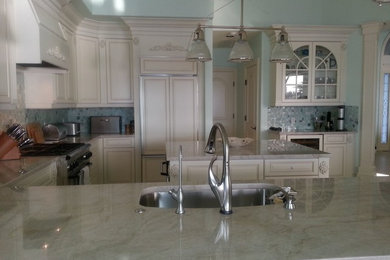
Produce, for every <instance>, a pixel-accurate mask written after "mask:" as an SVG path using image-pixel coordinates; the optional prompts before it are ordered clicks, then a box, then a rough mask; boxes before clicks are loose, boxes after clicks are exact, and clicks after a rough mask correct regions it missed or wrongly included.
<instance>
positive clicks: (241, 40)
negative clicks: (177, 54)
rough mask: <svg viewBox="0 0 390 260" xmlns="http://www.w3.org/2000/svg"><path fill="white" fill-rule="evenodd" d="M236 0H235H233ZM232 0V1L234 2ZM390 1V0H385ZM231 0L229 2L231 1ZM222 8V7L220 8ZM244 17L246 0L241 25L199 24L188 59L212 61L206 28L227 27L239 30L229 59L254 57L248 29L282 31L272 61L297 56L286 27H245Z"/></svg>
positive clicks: (242, 3)
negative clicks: (248, 37) (205, 32)
mask: <svg viewBox="0 0 390 260" xmlns="http://www.w3.org/2000/svg"><path fill="white" fill-rule="evenodd" d="M233 1H234V0H233ZM233 1H231V2H233ZM384 1H390V0H384ZM231 2H229V3H231ZM218 10H220V9H218ZM243 17H244V0H241V17H240V18H241V23H240V26H218V25H198V27H197V28H196V30H195V32H194V33H193V37H192V41H191V44H190V47H189V49H188V51H187V55H186V59H187V60H189V61H201V62H205V61H210V60H211V55H210V50H209V48H208V47H207V45H206V42H205V40H204V31H203V29H204V28H212V29H225V30H231V29H232V30H238V33H237V35H238V39H237V40H236V42H235V43H234V45H233V48H232V50H231V52H230V55H229V61H231V62H247V61H252V60H253V59H254V54H253V51H252V49H251V47H250V46H249V43H248V41H247V36H246V32H245V29H246V30H251V31H281V32H280V33H279V35H278V40H277V42H276V44H275V46H274V48H273V49H272V52H271V58H270V61H271V62H279V63H287V62H290V61H291V60H293V59H294V58H295V56H294V53H293V50H292V49H291V46H290V44H289V42H288V35H287V32H286V30H285V29H284V27H282V28H273V27H245V26H244V25H243V22H244V21H243V19H244V18H243Z"/></svg>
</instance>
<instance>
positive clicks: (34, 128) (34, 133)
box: [26, 122, 45, 144]
mask: <svg viewBox="0 0 390 260" xmlns="http://www.w3.org/2000/svg"><path fill="white" fill-rule="evenodd" d="M26 131H27V135H28V137H29V138H30V139H34V143H36V144H41V143H44V142H45V138H44V137H43V131H42V126H41V124H40V123H38V122H32V123H28V124H27V125H26Z"/></svg>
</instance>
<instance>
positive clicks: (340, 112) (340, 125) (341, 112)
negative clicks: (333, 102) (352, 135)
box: [336, 106, 345, 131]
mask: <svg viewBox="0 0 390 260" xmlns="http://www.w3.org/2000/svg"><path fill="white" fill-rule="evenodd" d="M344 116H345V106H339V107H337V127H336V130H337V131H344V130H345V128H344Z"/></svg>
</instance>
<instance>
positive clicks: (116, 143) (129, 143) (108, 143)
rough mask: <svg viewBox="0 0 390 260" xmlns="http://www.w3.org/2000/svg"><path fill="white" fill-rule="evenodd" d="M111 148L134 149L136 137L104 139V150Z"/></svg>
mask: <svg viewBox="0 0 390 260" xmlns="http://www.w3.org/2000/svg"><path fill="white" fill-rule="evenodd" d="M110 147H134V137H133V136H131V137H109V138H104V148H110Z"/></svg>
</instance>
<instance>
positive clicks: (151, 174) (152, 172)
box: [142, 156, 167, 182]
mask: <svg viewBox="0 0 390 260" xmlns="http://www.w3.org/2000/svg"><path fill="white" fill-rule="evenodd" d="M165 160H166V159H165V156H143V157H142V182H166V181H167V177H166V176H164V175H161V165H162V163H163V162H165ZM163 170H165V169H163Z"/></svg>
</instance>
